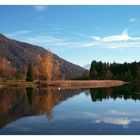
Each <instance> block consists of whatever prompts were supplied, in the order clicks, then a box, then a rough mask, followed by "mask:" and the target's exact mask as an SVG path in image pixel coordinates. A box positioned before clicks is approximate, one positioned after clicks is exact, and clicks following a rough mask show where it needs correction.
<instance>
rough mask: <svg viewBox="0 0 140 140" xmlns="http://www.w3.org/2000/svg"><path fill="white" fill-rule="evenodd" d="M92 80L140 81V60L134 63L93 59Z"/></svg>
mask: <svg viewBox="0 0 140 140" xmlns="http://www.w3.org/2000/svg"><path fill="white" fill-rule="evenodd" d="M89 73H90V74H89V75H90V79H91V80H122V81H126V82H129V81H139V80H140V62H136V61H135V62H132V63H127V62H125V63H123V64H120V63H115V62H114V63H103V62H101V61H99V62H97V61H95V60H93V61H92V63H91V67H90V72H89Z"/></svg>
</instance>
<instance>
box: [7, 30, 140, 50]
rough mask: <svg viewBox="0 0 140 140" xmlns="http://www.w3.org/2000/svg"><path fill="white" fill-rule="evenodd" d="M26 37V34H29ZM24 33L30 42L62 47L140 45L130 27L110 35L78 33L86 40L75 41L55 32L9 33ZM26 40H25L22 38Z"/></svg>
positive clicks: (23, 31)
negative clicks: (129, 30) (130, 32)
mask: <svg viewBox="0 0 140 140" xmlns="http://www.w3.org/2000/svg"><path fill="white" fill-rule="evenodd" d="M29 34H30V36H28V37H26V36H25V35H29ZM19 35H20V36H21V35H24V39H25V40H26V42H28V43H32V44H36V45H41V46H51V47H59V48H60V49H64V48H65V49H74V48H86V47H104V48H109V49H117V48H129V47H140V37H132V36H130V35H129V33H128V29H127V28H126V29H124V30H123V31H122V33H121V34H116V35H110V36H104V37H100V36H89V35H85V34H80V33H79V34H77V36H79V37H81V35H82V37H85V38H86V39H87V41H86V40H84V41H73V39H72V38H71V37H67V36H66V37H64V36H56V35H55V34H49V32H46V33H40V34H38V35H37V36H36V35H33V34H32V32H31V31H28V30H21V31H16V32H13V33H9V34H7V36H9V37H16V36H17V37H18V36H19ZM22 41H24V40H22Z"/></svg>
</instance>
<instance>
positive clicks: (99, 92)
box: [90, 85, 140, 102]
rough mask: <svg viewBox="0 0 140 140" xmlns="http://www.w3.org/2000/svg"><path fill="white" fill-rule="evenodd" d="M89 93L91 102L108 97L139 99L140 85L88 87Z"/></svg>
mask: <svg viewBox="0 0 140 140" xmlns="http://www.w3.org/2000/svg"><path fill="white" fill-rule="evenodd" d="M90 95H91V98H92V101H93V102H96V101H102V100H107V99H109V98H112V99H114V100H115V99H117V98H122V99H125V100H127V99H132V100H140V86H138V85H128V86H121V87H114V88H99V89H90Z"/></svg>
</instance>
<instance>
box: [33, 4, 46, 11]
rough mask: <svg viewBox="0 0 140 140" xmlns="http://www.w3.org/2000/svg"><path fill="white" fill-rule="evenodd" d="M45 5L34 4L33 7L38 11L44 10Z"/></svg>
mask: <svg viewBox="0 0 140 140" xmlns="http://www.w3.org/2000/svg"><path fill="white" fill-rule="evenodd" d="M46 7H47V6H45V5H36V6H34V8H35V9H36V10H37V11H39V12H41V11H44V10H45V9H46Z"/></svg>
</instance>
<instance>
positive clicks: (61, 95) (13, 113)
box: [0, 88, 82, 128]
mask: <svg viewBox="0 0 140 140" xmlns="http://www.w3.org/2000/svg"><path fill="white" fill-rule="evenodd" d="M81 92H82V91H81V90H57V89H31V88H27V89H21V88H18V89H17V88H15V89H14V88H8V89H0V128H2V127H4V126H5V125H6V124H8V123H10V122H11V121H14V120H17V119H19V118H21V117H24V116H30V115H40V114H44V113H46V114H47V116H48V118H51V117H52V109H53V107H54V106H55V105H58V104H59V103H60V102H62V101H64V100H66V99H68V98H70V97H72V96H74V95H77V94H80V93H81Z"/></svg>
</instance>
